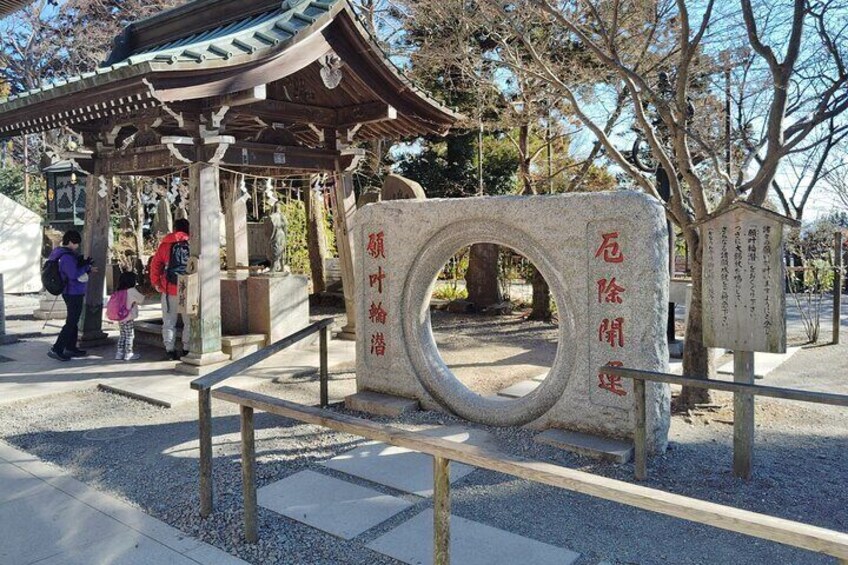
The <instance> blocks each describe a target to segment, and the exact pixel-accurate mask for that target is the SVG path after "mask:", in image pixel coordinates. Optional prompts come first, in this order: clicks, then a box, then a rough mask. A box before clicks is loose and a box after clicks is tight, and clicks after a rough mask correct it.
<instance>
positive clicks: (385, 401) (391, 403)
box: [345, 390, 419, 418]
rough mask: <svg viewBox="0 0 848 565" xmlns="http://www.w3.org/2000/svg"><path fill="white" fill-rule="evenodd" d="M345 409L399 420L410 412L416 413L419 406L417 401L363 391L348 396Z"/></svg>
mask: <svg viewBox="0 0 848 565" xmlns="http://www.w3.org/2000/svg"><path fill="white" fill-rule="evenodd" d="M345 408H347V409H348V410H357V411H359V412H367V413H369V414H376V415H377V416H387V417H389V418H397V417H399V416H401V415H402V414H406V413H408V412H416V411H417V410H418V409H419V405H418V401H417V400H411V399H409V398H402V397H400V396H393V395H391V394H383V393H381V392H371V391H368V390H363V391H360V392H357V393H356V394H351V395H349V396H346V397H345Z"/></svg>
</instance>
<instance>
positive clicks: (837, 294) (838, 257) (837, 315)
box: [833, 231, 842, 345]
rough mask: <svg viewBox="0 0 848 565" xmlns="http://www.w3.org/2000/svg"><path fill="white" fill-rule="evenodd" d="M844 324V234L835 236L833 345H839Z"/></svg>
mask: <svg viewBox="0 0 848 565" xmlns="http://www.w3.org/2000/svg"><path fill="white" fill-rule="evenodd" d="M841 322H842V232H840V231H838V232H836V233H834V234H833V344H834V345H839V325H840V323H841Z"/></svg>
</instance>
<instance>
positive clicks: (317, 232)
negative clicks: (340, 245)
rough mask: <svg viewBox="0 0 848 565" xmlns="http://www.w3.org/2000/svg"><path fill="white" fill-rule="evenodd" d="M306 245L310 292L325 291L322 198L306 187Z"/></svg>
mask: <svg viewBox="0 0 848 565" xmlns="http://www.w3.org/2000/svg"><path fill="white" fill-rule="evenodd" d="M306 192H307V193H308V195H307V197H306V198H305V199H304V200H305V202H306V244H307V247H308V249H309V271H310V273H311V274H312V292H314V293H315V294H318V293H320V292H324V291H325V290H327V285H326V283H325V278H324V258H325V257H326V256H327V237H326V235H325V233H324V198H323V197H322V196H319V195H318V194H316V193H315V191H314V190H312V186H311V183H310V186H308V187H307V189H306Z"/></svg>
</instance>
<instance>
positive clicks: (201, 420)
mask: <svg viewBox="0 0 848 565" xmlns="http://www.w3.org/2000/svg"><path fill="white" fill-rule="evenodd" d="M197 396H198V402H197V406H198V419H197V424H198V428H199V438H200V515H201V516H202V517H203V518H206V517H207V516H209V515H210V514H212V510H213V507H214V503H213V498H212V389H208V388H206V389H203V390H200V391H198V393H197Z"/></svg>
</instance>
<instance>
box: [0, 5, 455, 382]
mask: <svg viewBox="0 0 848 565" xmlns="http://www.w3.org/2000/svg"><path fill="white" fill-rule="evenodd" d="M457 118H458V115H457V114H456V113H454V112H453V111H452V110H450V109H449V108H447V107H445V106H443V105H441V104H440V103H438V102H437V101H435V100H434V99H432V98H430V97H429V96H427V94H425V93H424V92H422V91H421V90H419V89H417V88H416V87H415V86H414V85H413V84H412V83H411V82H410V81H409V80H408V79H406V78H405V77H404V76H403V75H402V74H401V73H400V72H399V71H398V70H397V69H396V68H395V67H394V66H393V64H392V63H391V61H389V59H388V57H387V56H386V55H385V54H384V53H383V52H382V51H381V50H380V48H379V47H378V45H377V43H376V42H375V41H374V39H373V38H372V37H371V36H370V35H369V33H368V32H367V31H366V29H365V28H364V27H363V26H362V24H361V23H360V22H359V21H358V20H357V18H356V16H355V14H354V12H353V10H352V8H351V6H350V5H349V4H348V3H347V1H346V0H328V1H326V2H317V1H308V0H286V1H284V2H282V3H281V2H280V1H279V0H254V1H245V0H195V1H193V2H190V3H188V4H185V5H182V6H180V7H178V8H175V9H172V10H169V11H166V12H163V13H161V14H158V15H156V16H153V17H151V18H147V19H144V20H141V21H138V22H135V23H133V24H131V25H130V26H128V27H127V28H126V29H125V30H124V31H123V32H122V33H121V34H120V35H119V36H118V37H117V38H116V39H115V46H114V49H113V51H112V53H111V54H110V56H109V58H108V60H107V61H105V62H104V64H103V65H102V66H101V67H100V68H98V69H97V70H96V71H94V72H90V73H85V74H82V75H80V76H75V77H72V78H68V79H66V80H61V81H57V82H55V83H52V84H50V85H48V86H44V87H43V88H39V89H35V90H31V91H29V92H25V93H22V94H19V95H17V96H11V97H9V98H8V99H7V100H0V138H9V137H12V136H17V135H21V134H31V133H37V132H44V131H48V130H60V131H62V132H64V133H65V134H66V135H67V136H70V137H71V138H72V139H73V140H74V143H73V144H71V143H68V144H66V145H67V147H74V146H75V145H79V146H80V147H79V148H76V149H75V150H76V161H77V162H78V163H79V164H80V166H82V167H83V168H84V169H85V170H87V171H88V172H89V173H90V174H89V177H88V184H87V188H86V197H87V198H86V200H87V206H86V211H85V242H84V246H85V250H86V253H87V254H89V255H91V256H92V257H93V258H94V259H95V261H96V263H97V264H100V265H104V264H105V263H106V260H107V255H108V248H107V241H108V237H107V233H108V230H109V214H110V205H111V201H112V198H111V193H112V190H113V182H112V178H113V176H121V175H141V176H149V177H159V176H164V175H168V174H173V173H174V172H176V171H184V170H185V169H188V174H187V176H188V178H189V202H188V209H189V219H190V221H191V225H192V234H191V253H192V256H193V258H194V259H195V260H196V264H197V267H196V272H197V273H198V275H199V280H200V284H199V286H200V288H199V309H198V312H199V313H198V315H197V316H193V317H191V318H190V322H189V323H190V324H191V327H192V330H193V331H192V340H191V343H190V344H188V349H189V351H190V355H189V356H188V357H187V358H184V361H185V362H188V363H190V364H191V365H193V366H194V367H195V368H200V367H203V366H205V365H209V364H212V363H216V362H218V361H220V360H221V359H222V357H223V356H222V353H221V317H220V316H221V314H220V296H221V294H220V282H219V278H220V266H219V251H220V243H219V233H220V229H221V226H220V225H219V224H220V220H219V218H220V209H221V185H222V183H221V179H220V168H222V167H223V168H226V169H228V170H230V171H239V172H245V173H248V174H251V175H267V176H275V175H276V176H281V175H283V174H292V173H293V172H300V173H303V172H327V173H331V174H332V175H333V177H334V179H335V182H334V196H335V202H336V210H335V212H336V213H335V214H334V218H335V220H336V222H335V223H336V225H335V230H336V235H337V241H338V249H339V255H340V260H341V264H342V277H343V284H344V288H345V302H346V306H347V313H348V321H349V326H348V327H346V328H345V329H346V331H347V332H349V333H352V332H353V331H354V328H353V326H352V325H353V323H354V320H355V316H354V313H353V297H352V288H353V280H352V277H353V271H352V264H353V250H352V249H351V246H350V244H351V240H350V234H349V230H348V226H349V223H350V220H351V216H352V215H353V214H354V212H355V203H354V196H353V180H352V178H353V177H352V169H353V167H354V166H355V165H356V162H357V159H358V157H360V156H361V154H362V152H361V151H359V150H357V149H353V148H351V147H350V144H352V143H354V142H357V141H361V140H369V139H397V138H405V137H411V136H418V135H425V134H444V133H446V132H447V130H448V128H450V127H451V125H452V124H453V123H454V122H455V121H456V120H457ZM83 156H84V157H85V159H83V158H82V157H83ZM227 178H229V176H228V177H227ZM224 184H226V183H224ZM232 190H234V187H229V188H228V190H225V194H224V198H223V201H224V204H225V208H226V207H227V206H231V205H232V201H233V200H234V199H233V198H231V197H229V196H228V194H229V193H230V192H231V191H232ZM227 212H228V214H227V216H226V217H227V221H228V222H232V221H235V222H239V221H246V218H243V219H240V218H239V217H238V211H237V210H235V211H234V210H227ZM228 231H230V230H228ZM228 247H229V249H228V250H227V251H228V261H230V260H233V255H235V256H236V257H246V255H247V250H246V241H236V242H233V243H232V244H228ZM103 290H104V275H103V273H102V272H101V273H99V274H97V275H95V276H92V277H91V279H90V281H89V284H88V291H87V295H86V298H85V300H86V302H85V303H86V306H85V311H84V321H83V332H82V337H81V339H82V341H83V342H88V343H92V342H97V341H98V340H102V339H103V338H105V333H104V332H103V331H102V326H101V316H102V307H103V304H102V303H103V299H102V297H103Z"/></svg>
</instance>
